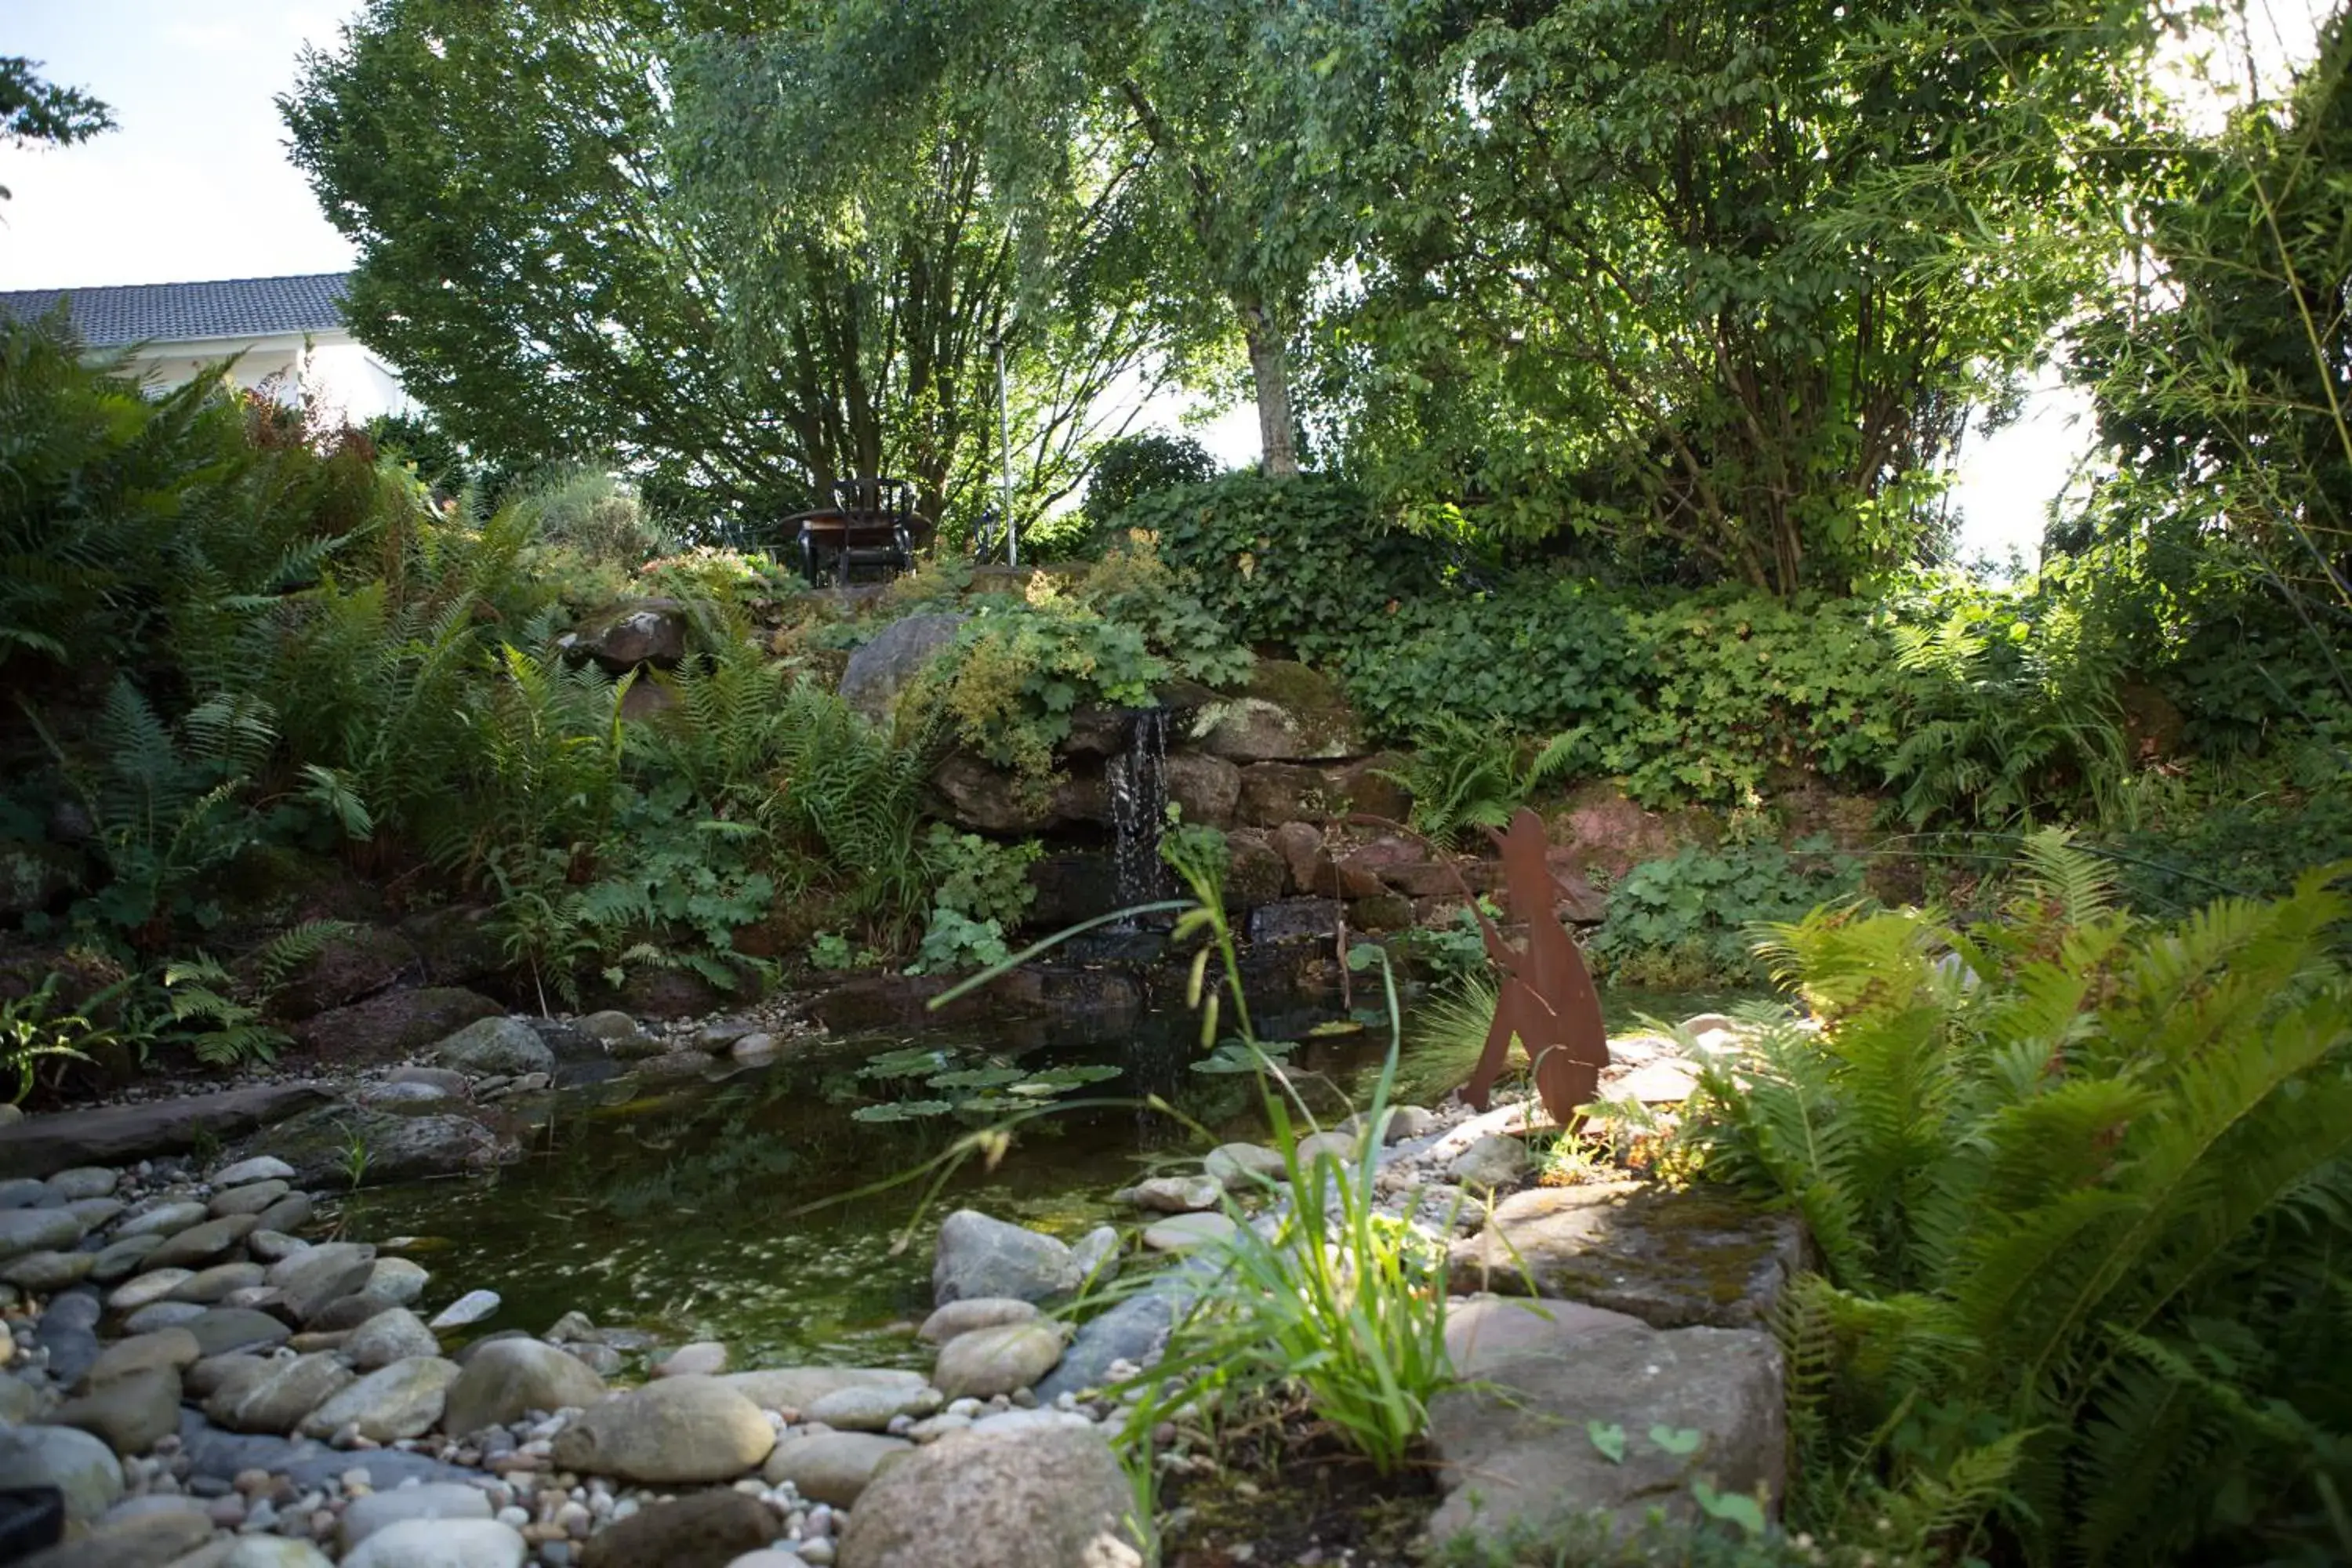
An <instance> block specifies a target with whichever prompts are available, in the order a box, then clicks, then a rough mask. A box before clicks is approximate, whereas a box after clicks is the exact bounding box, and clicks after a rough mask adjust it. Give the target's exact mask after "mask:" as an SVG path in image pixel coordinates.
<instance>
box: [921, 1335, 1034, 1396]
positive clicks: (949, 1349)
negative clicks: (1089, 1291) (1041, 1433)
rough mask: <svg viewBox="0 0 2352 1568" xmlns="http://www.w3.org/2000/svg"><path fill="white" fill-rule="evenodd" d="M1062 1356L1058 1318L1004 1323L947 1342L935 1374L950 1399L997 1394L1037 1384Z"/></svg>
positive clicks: (941, 1390)
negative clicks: (1045, 1320) (1043, 1320)
mask: <svg viewBox="0 0 2352 1568" xmlns="http://www.w3.org/2000/svg"><path fill="white" fill-rule="evenodd" d="M1061 1359H1062V1332H1061V1330H1060V1329H1059V1328H1058V1327H1057V1326H1055V1324H1053V1323H1049V1322H1042V1321H1040V1322H1027V1323H1000V1324H998V1325H997V1326H996V1327H994V1328H992V1329H974V1330H973V1331H971V1333H968V1334H958V1335H957V1336H956V1337H955V1338H953V1339H951V1340H950V1341H949V1342H947V1343H946V1344H945V1345H943V1346H941V1347H940V1364H939V1366H938V1367H937V1368H936V1369H934V1370H933V1372H932V1373H931V1380H932V1382H934V1383H936V1384H939V1389H940V1393H942V1394H946V1395H947V1396H948V1397H949V1398H950V1399H992V1398H994V1397H995V1396H996V1395H998V1394H1011V1393H1013V1392H1014V1391H1015V1390H1018V1389H1024V1388H1032V1387H1034V1386H1035V1385H1036V1383H1037V1380H1038V1379H1040V1378H1042V1377H1044V1376H1045V1374H1046V1373H1049V1372H1051V1371H1053V1370H1054V1364H1055V1363H1056V1362H1058V1361H1060V1360H1061Z"/></svg>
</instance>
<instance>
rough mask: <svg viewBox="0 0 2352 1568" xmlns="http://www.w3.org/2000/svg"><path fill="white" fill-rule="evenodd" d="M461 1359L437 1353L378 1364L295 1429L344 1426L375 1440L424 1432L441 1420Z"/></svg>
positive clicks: (320, 1433) (316, 1432)
mask: <svg viewBox="0 0 2352 1568" xmlns="http://www.w3.org/2000/svg"><path fill="white" fill-rule="evenodd" d="M458 1375H459V1374H458V1370H457V1363H456V1362H454V1361H443V1360H442V1359H441V1358H440V1357H438V1356H431V1355H422V1356H409V1357H407V1358H405V1359H404V1360H401V1361H396V1362H394V1363H392V1364H391V1365H389V1366H384V1367H379V1368H378V1369H377V1370H375V1371H374V1372H372V1373H368V1374H367V1375H366V1376H365V1377H362V1378H361V1379H360V1380H359V1381H358V1382H357V1383H354V1384H351V1385H350V1386H348V1387H346V1388H344V1389H342V1390H341V1392H340V1393H337V1394H334V1395H332V1396H331V1397H330V1398H329V1399H328V1400H327V1401H326V1402H325V1403H324V1404H321V1405H319V1406H318V1407H317V1408H315V1409H313V1410H312V1411H311V1412H310V1415H306V1416H304V1417H303V1418H302V1420H301V1422H300V1424H299V1426H297V1427H296V1430H297V1431H299V1432H300V1433H301V1434H302V1436H306V1437H328V1436H333V1435H334V1434H335V1433H337V1432H340V1431H341V1430H342V1429H343V1428H344V1427H345V1426H352V1427H356V1428H357V1429H358V1431H359V1435H360V1436H362V1437H365V1438H367V1439H368V1440H369V1441H371V1442H375V1443H392V1442H397V1441H398V1440H399V1439H401V1438H403V1437H421V1436H424V1435H425V1433H427V1432H429V1431H431V1430H432V1429H433V1426H434V1424H435V1423H436V1422H437V1421H439V1420H440V1419H441V1412H442V1409H443V1407H444V1404H445V1402H446V1398H447V1395H448V1391H449V1385H450V1384H452V1383H455V1382H456V1381H457V1377H458Z"/></svg>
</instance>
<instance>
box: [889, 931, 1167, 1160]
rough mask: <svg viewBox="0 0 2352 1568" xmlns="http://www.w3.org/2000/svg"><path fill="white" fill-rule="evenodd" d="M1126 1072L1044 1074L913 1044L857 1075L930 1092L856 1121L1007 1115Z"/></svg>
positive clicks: (1085, 1068)
mask: <svg viewBox="0 0 2352 1568" xmlns="http://www.w3.org/2000/svg"><path fill="white" fill-rule="evenodd" d="M998 962H999V963H1003V959H1000V960H999V961H998ZM1120 1070H1121V1069H1120V1068H1115V1067H1106V1066H1100V1065H1083V1064H1082V1065H1077V1066H1071V1067H1055V1068H1044V1069H1042V1070H1039V1069H1035V1068H1020V1067H1015V1066H1013V1065H1012V1064H1011V1063H1009V1062H1006V1061H1004V1060H1003V1059H1002V1058H995V1057H987V1056H983V1055H982V1054H981V1053H979V1052H977V1051H973V1050H969V1049H964V1048H961V1047H940V1046H908V1047H904V1048H902V1049H899V1050H895V1051H885V1052H883V1053H882V1054H881V1055H879V1056H877V1057H875V1058H872V1059H871V1060H869V1061H867V1062H866V1065H865V1066H863V1067H861V1068H858V1069H857V1076H858V1077H859V1078H860V1079H865V1080H866V1081H867V1082H870V1083H875V1084H887V1083H916V1082H919V1083H920V1084H921V1086H922V1089H925V1090H928V1091H929V1093H919V1094H918V1095H917V1096H916V1097H915V1098H911V1099H900V1100H882V1101H880V1102H878V1103H877V1104H872V1105H862V1106H859V1107H858V1108H857V1109H856V1110H853V1111H851V1112H850V1117H851V1119H852V1120H853V1121H919V1120H923V1119H926V1118H929V1117H937V1116H946V1115H948V1114H950V1112H953V1113H956V1114H959V1115H965V1116H972V1117H983V1118H985V1117H1001V1116H1003V1115H1005V1114H1006V1113H1008V1112H1018V1111H1025V1110H1034V1108H1035V1107H1037V1106H1039V1105H1041V1104H1044V1103H1045V1102H1048V1101H1051V1100H1055V1099H1057V1098H1059V1097H1061V1096H1063V1095H1066V1094H1068V1093H1069V1092H1071V1091H1072V1090H1074V1089H1083V1088H1085V1087H1086V1086H1087V1085H1088V1084H1095V1083H1102V1082H1104V1081H1106V1080H1108V1079H1115V1078H1117V1077H1118V1076H1119V1073H1120Z"/></svg>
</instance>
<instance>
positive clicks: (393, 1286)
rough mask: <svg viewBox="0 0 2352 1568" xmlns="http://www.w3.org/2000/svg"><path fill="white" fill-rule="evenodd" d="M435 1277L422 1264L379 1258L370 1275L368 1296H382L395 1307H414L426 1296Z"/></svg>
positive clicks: (403, 1259)
mask: <svg viewBox="0 0 2352 1568" xmlns="http://www.w3.org/2000/svg"><path fill="white" fill-rule="evenodd" d="M432 1279H433V1276H432V1274H431V1272H430V1271H428V1270H427V1269H426V1268H425V1267H424V1266H423V1265H422V1264H417V1263H412V1262H410V1261H409V1260H408V1259H407V1258H377V1259H376V1260H375V1268H373V1269H371V1270H370V1271H369V1273H368V1279H367V1284H366V1286H365V1287H364V1289H365V1290H366V1292H367V1294H369V1295H371V1296H381V1297H383V1299H384V1300H388V1301H390V1302H391V1303H392V1304H393V1305H394V1306H395V1307H406V1306H411V1305H414V1304H415V1301H416V1300H417V1298H419V1297H421V1296H423V1295H424V1294H425V1286H426V1285H428V1284H430V1283H431V1282H432Z"/></svg>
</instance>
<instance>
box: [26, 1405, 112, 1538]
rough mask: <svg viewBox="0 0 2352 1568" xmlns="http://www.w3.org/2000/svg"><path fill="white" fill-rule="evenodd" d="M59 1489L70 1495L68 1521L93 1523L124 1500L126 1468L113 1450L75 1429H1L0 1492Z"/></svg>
mask: <svg viewBox="0 0 2352 1568" xmlns="http://www.w3.org/2000/svg"><path fill="white" fill-rule="evenodd" d="M20 1487H55V1488H57V1489H58V1490H59V1491H61V1492H63V1493H64V1494H65V1500H66V1517H68V1519H71V1520H74V1521H77V1522H79V1523H82V1524H88V1523H89V1522H90V1521H93V1520H95V1519H97V1518H98V1517H99V1516H100V1514H102V1513H104V1512H105V1511H106V1510H108V1509H110V1508H111V1507H113V1506H114V1500H115V1499H117V1498H119V1497H121V1495H122V1467H121V1464H120V1463H118V1462H117V1461H116V1459H115V1458H114V1450H112V1449H111V1448H109V1447H107V1446H106V1445H105V1444H104V1443H102V1442H100V1441H99V1440H98V1439H97V1438H96V1437H93V1436H90V1435H89V1433H87V1432H84V1431H80V1430H79V1429H78V1428H76V1427H72V1426H11V1427H8V1428H6V1429H5V1430H0V1489H16V1488H20Z"/></svg>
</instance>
